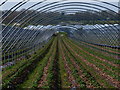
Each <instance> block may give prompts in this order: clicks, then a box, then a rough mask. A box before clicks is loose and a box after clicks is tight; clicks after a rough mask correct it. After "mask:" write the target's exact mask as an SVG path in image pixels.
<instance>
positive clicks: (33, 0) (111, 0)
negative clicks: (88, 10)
mask: <svg viewBox="0 0 120 90" xmlns="http://www.w3.org/2000/svg"><path fill="white" fill-rule="evenodd" d="M0 1H1V2H0V3H2V2H3V1H5V0H0ZM20 1H23V0H8V1H7V3H5V4H4V5H3V6H2V10H9V9H10V8H11V7H13V6H14V5H15V4H17V3H18V2H20ZM26 1H27V0H26ZM40 1H43V0H30V1H29V3H26V4H25V5H23V6H22V7H21V8H19V9H18V10H21V9H23V8H28V7H30V6H31V5H33V4H35V3H36V2H40ZM55 1H62V0H47V1H45V2H55ZM63 1H64V0H63ZM67 1H74V2H75V1H78V2H91V1H92V3H95V4H96V1H94V0H67ZM100 1H106V2H109V3H112V4H114V5H116V6H118V1H119V0H100ZM8 2H9V3H8ZM13 2H14V3H13ZM65 2H66V1H65ZM97 4H98V5H101V6H105V7H107V8H110V9H112V10H114V11H118V9H117V8H115V7H113V6H110V5H106V4H102V3H99V2H97ZM36 8H37V7H36ZM0 9H1V8H0Z"/></svg>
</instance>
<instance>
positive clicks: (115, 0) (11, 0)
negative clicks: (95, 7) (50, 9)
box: [0, 0, 119, 2]
mask: <svg viewBox="0 0 120 90" xmlns="http://www.w3.org/2000/svg"><path fill="white" fill-rule="evenodd" d="M3 1H5V0H0V2H3ZM8 1H9V2H18V1H22V0H8ZM26 1H27V0H26ZM30 1H34V2H38V1H42V0H30ZM47 1H59V0H47ZM68 1H87V2H88V1H93V0H68ZM100 1H106V2H118V1H119V0H100Z"/></svg>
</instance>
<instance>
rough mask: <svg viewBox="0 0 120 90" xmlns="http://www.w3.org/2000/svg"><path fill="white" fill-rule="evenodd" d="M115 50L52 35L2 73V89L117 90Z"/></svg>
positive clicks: (64, 36)
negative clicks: (27, 55)
mask: <svg viewBox="0 0 120 90" xmlns="http://www.w3.org/2000/svg"><path fill="white" fill-rule="evenodd" d="M119 54H120V52H119V51H118V50H117V49H113V48H109V47H100V46H96V45H93V44H89V43H86V42H82V41H81V42H77V41H73V40H72V39H70V38H68V37H67V34H66V33H63V32H62V33H58V34H55V35H53V36H52V38H51V39H50V41H49V42H48V43H47V44H46V45H44V47H43V48H41V49H40V50H38V51H37V52H36V53H35V54H32V55H31V56H30V58H29V59H23V60H20V61H17V63H16V64H15V65H13V66H9V67H7V68H4V69H3V71H2V77H3V78H2V86H3V88H52V89H58V88H120V78H119V76H120V74H119V69H120V68H119V62H118V57H117V56H118V55H119Z"/></svg>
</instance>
